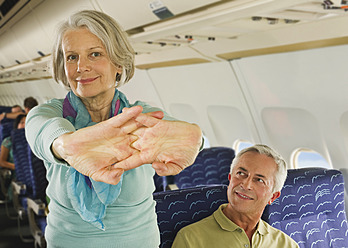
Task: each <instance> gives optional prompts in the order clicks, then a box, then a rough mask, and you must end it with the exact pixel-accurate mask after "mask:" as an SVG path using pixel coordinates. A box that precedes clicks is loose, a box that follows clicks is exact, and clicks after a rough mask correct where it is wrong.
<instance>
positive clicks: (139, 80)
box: [119, 69, 165, 110]
mask: <svg viewBox="0 0 348 248" xmlns="http://www.w3.org/2000/svg"><path fill="white" fill-rule="evenodd" d="M119 90H120V91H121V92H123V93H124V94H125V95H126V96H127V98H128V100H129V102H130V103H134V102H135V101H138V100H139V101H143V102H146V103H148V104H150V105H151V106H153V107H158V108H161V109H163V110H165V109H164V106H163V104H162V102H161V99H160V95H158V94H157V90H156V89H155V87H154V85H153V84H152V82H151V79H150V78H149V76H148V74H147V71H145V70H137V69H136V70H135V73H134V76H133V78H132V79H131V80H130V81H129V82H128V83H127V84H125V85H124V86H122V87H121V88H119Z"/></svg>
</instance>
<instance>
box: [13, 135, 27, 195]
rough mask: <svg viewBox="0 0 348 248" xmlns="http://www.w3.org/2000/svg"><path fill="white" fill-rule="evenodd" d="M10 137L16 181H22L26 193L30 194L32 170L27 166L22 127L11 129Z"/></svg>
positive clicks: (25, 145)
mask: <svg viewBox="0 0 348 248" xmlns="http://www.w3.org/2000/svg"><path fill="white" fill-rule="evenodd" d="M11 137H12V149H13V160H14V164H15V171H16V181H18V182H21V183H24V184H25V185H26V187H27V194H29V195H30V194H31V193H32V182H31V180H30V175H31V174H32V171H31V167H30V166H28V164H29V159H28V142H27V140H26V138H25V131H24V128H23V129H14V130H12V132H11Z"/></svg>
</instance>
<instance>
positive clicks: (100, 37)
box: [26, 10, 202, 248]
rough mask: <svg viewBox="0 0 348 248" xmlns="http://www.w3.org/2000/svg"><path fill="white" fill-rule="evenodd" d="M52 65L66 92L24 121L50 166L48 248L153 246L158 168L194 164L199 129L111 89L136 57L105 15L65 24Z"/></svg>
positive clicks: (169, 170) (90, 14)
mask: <svg viewBox="0 0 348 248" xmlns="http://www.w3.org/2000/svg"><path fill="white" fill-rule="evenodd" d="M52 59H53V74H54V75H53V76H54V79H55V80H56V81H57V82H61V83H63V84H65V85H66V86H69V87H70V89H71V91H70V92H69V93H68V94H67V96H66V98H65V99H53V100H51V101H49V102H47V103H46V104H42V105H40V106H38V107H36V108H34V109H33V110H31V111H30V113H29V115H28V117H27V123H26V136H27V139H28V142H29V144H30V146H31V148H32V150H33V152H34V153H35V154H36V155H37V156H38V157H40V158H41V159H43V160H44V162H45V166H46V169H47V179H48V181H49V185H48V188H47V195H48V197H49V198H50V204H49V214H48V217H47V220H48V225H47V228H46V232H45V237H46V240H47V243H48V247H84V248H85V247H132V248H134V247H151V248H153V247H158V245H159V243H160V240H159V231H158V227H157V218H156V214H155V202H154V200H153V198H152V192H153V191H154V183H153V175H154V171H156V172H157V173H158V174H159V175H174V174H177V173H179V172H180V171H181V170H182V169H184V168H185V167H187V166H189V165H190V164H192V163H193V161H194V159H195V157H196V156H197V154H198V151H199V149H200V147H201V145H202V144H201V143H202V135H201V130H200V128H199V127H198V126H197V125H194V124H189V123H186V122H181V121H177V120H175V119H173V118H170V117H169V116H167V115H166V114H164V113H163V112H161V111H157V110H158V109H155V108H152V107H150V106H148V105H146V104H145V103H143V102H136V103H135V104H130V103H129V102H128V100H127V98H126V97H125V95H124V94H122V93H121V92H120V91H118V90H117V88H118V87H120V86H121V85H123V84H124V83H126V82H128V81H129V80H130V79H131V77H132V76H133V73H134V51H133V49H132V48H131V46H130V44H129V42H128V40H127V38H126V35H125V34H124V32H123V31H122V29H121V28H120V27H119V25H118V24H117V23H116V21H115V20H114V19H112V18H111V17H109V16H108V15H106V14H104V13H101V12H97V11H89V10H85V11H80V12H78V13H76V14H74V15H72V16H71V17H70V18H69V19H68V20H67V21H65V22H64V23H62V24H61V26H60V29H59V32H58V36H57V40H56V45H55V47H54V50H53V53H52Z"/></svg>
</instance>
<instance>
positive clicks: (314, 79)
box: [233, 45, 348, 168]
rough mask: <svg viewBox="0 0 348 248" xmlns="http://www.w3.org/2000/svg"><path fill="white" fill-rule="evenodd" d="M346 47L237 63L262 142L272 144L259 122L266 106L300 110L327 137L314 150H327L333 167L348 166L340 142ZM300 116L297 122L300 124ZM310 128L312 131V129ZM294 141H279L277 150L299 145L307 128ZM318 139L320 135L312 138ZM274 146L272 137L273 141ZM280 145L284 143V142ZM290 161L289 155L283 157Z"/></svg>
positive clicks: (347, 104)
mask: <svg viewBox="0 0 348 248" xmlns="http://www.w3.org/2000/svg"><path fill="white" fill-rule="evenodd" d="M347 52H348V46H347V45H343V46H335V47H328V48H324V49H312V50H305V51H298V52H292V53H281V54H273V55H264V56H257V57H249V58H243V59H240V60H236V61H234V62H233V65H234V66H235V67H236V68H237V69H238V70H237V71H239V72H240V74H241V75H239V78H241V80H242V81H243V82H242V85H243V88H244V92H245V95H246V97H247V101H248V102H249V103H250V106H251V110H252V112H253V114H254V119H255V122H256V125H257V127H258V129H259V132H260V134H261V137H262V142H266V143H268V142H270V136H269V134H268V133H267V130H264V124H263V122H262V120H261V119H260V116H262V111H263V109H265V108H268V107H274V106H280V107H284V108H298V109H302V110H303V111H306V112H309V113H310V114H311V115H313V116H314V118H315V120H316V122H317V123H315V124H313V125H316V126H317V127H318V128H319V130H320V132H321V133H322V135H323V139H324V143H325V145H324V147H325V148H321V149H315V148H314V147H309V148H310V149H313V150H316V151H317V152H319V153H321V154H322V155H323V156H326V154H327V152H326V151H325V150H324V151H323V149H327V150H328V151H329V156H330V158H329V159H328V158H327V157H326V159H328V161H331V162H332V165H333V167H334V168H340V167H342V166H343V165H345V164H348V154H347V150H346V147H345V145H344V141H343V138H342V133H341V131H340V130H341V129H340V126H339V120H340V117H341V115H342V114H343V112H345V111H347V110H348V101H347V95H348V84H347V78H348V71H347V70H346V68H345V61H346V58H345V56H344V54H346V53H347ZM300 116H301V115H299V116H298V117H296V116H293V118H296V122H298V123H300V122H301V118H300ZM308 128H309V129H310V128H311V127H308ZM294 135H295V137H293V138H292V139H290V140H282V141H281V140H277V143H272V145H274V146H275V147H284V148H283V149H285V146H286V150H284V151H280V152H284V153H287V152H289V151H290V149H289V148H290V147H292V148H294V147H296V146H301V139H302V136H308V134H307V132H306V131H305V130H301V132H299V133H294ZM308 138H309V139H316V138H317V137H308ZM272 141H273V142H275V140H274V139H272ZM281 143H282V144H281ZM283 155H284V156H286V157H289V156H290V155H289V154H283Z"/></svg>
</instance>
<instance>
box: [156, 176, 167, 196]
mask: <svg viewBox="0 0 348 248" xmlns="http://www.w3.org/2000/svg"><path fill="white" fill-rule="evenodd" d="M153 181H154V183H155V192H159V191H166V187H167V185H168V183H167V177H166V176H159V175H157V173H155V175H154V176H153Z"/></svg>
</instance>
